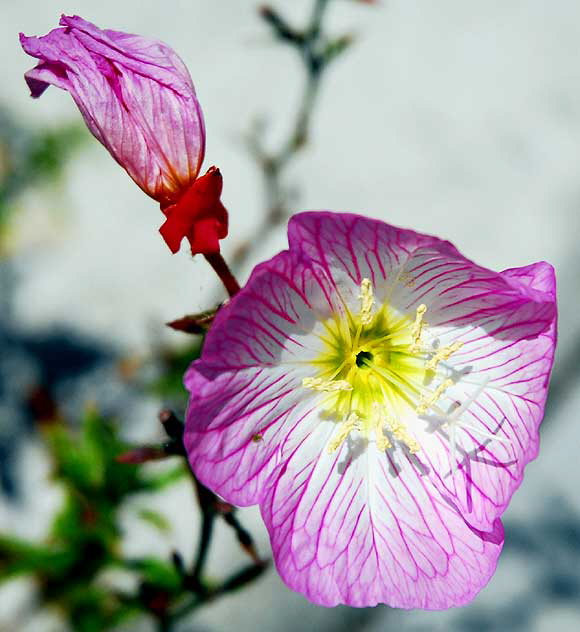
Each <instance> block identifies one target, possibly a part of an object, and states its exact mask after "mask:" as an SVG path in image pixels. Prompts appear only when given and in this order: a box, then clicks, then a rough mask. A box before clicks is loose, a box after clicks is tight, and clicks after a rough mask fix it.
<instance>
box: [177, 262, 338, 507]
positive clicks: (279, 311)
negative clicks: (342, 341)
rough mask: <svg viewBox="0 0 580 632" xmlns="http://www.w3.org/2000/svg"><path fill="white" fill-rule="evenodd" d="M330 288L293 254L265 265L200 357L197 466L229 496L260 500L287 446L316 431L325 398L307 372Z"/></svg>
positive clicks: (219, 321) (195, 395) (190, 430)
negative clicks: (295, 436)
mask: <svg viewBox="0 0 580 632" xmlns="http://www.w3.org/2000/svg"><path fill="white" fill-rule="evenodd" d="M326 292H328V288H327V284H325V282H324V281H323V280H321V279H320V278H317V277H316V276H315V275H314V274H313V272H312V271H311V270H310V269H309V268H308V267H307V266H305V265H304V263H302V262H301V261H300V260H299V259H297V258H296V257H294V256H293V255H291V254H290V253H288V252H283V253H281V254H279V255H277V256H276V257H274V258H273V259H272V260H271V261H269V262H266V263H264V264H261V265H260V266H258V267H257V268H256V269H255V270H254V272H253V274H252V276H251V278H250V280H249V281H248V283H247V285H246V286H245V289H244V291H243V292H242V293H240V294H238V295H237V296H235V297H234V298H233V299H231V301H230V302H229V303H228V304H227V305H225V306H224V307H223V308H222V309H221V310H220V311H219V312H218V314H217V316H216V318H215V321H214V323H213V326H212V328H211V333H210V335H208V337H207V339H206V343H205V346H204V350H203V355H202V358H201V359H200V360H198V361H196V362H194V363H193V365H192V366H191V368H190V369H189V371H188V372H187V374H186V376H185V380H184V381H185V385H186V387H187V388H188V390H189V391H190V393H191V399H190V404H189V408H188V412H187V424H186V431H185V445H186V448H187V452H188V455H189V459H190V462H191V464H192V467H193V468H194V471H195V472H196V474H197V476H199V478H200V480H201V481H202V482H203V483H204V484H206V485H207V486H209V487H211V488H212V489H213V490H215V491H217V493H219V494H221V495H222V496H224V497H225V498H227V499H228V500H229V501H230V502H233V503H235V504H238V505H248V504H254V503H257V502H259V500H260V498H261V497H262V495H263V494H264V493H265V489H264V485H265V483H266V481H267V480H268V477H269V475H270V473H271V471H272V469H273V468H274V467H275V466H276V465H277V464H278V463H279V461H280V458H281V455H282V448H281V445H282V444H283V443H284V442H285V441H287V440H289V437H290V435H292V433H299V438H300V437H302V436H303V435H305V434H307V433H308V432H309V430H310V425H309V423H308V422H306V421H305V419H307V418H308V414H309V412H310V411H311V410H312V408H314V407H315V406H316V405H317V403H318V399H319V398H320V394H315V393H313V392H309V391H308V390H307V389H305V388H303V387H302V378H304V377H306V376H308V375H310V374H311V370H310V369H309V360H311V359H312V358H314V357H315V356H316V355H317V354H318V353H319V349H318V348H317V346H316V345H318V346H319V345H320V341H319V338H318V337H317V336H315V335H314V334H313V332H312V330H313V329H314V328H319V327H320V323H319V317H324V314H329V313H330V309H331V308H330V305H329V303H328V301H327V295H326ZM321 315H322V316H321Z"/></svg>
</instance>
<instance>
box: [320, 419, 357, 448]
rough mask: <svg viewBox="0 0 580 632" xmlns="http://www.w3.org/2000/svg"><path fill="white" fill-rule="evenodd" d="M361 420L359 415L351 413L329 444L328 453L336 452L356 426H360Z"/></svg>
mask: <svg viewBox="0 0 580 632" xmlns="http://www.w3.org/2000/svg"><path fill="white" fill-rule="evenodd" d="M359 422H360V419H359V417H358V415H357V414H356V413H350V415H349V416H348V417H347V419H346V421H344V422H343V423H342V425H341V426H340V429H339V431H338V434H337V435H336V437H334V439H333V440H332V441H331V442H330V443H329V444H328V448H327V451H328V454H332V453H333V452H336V450H338V448H340V446H341V445H342V444H343V443H344V441H345V440H346V438H347V437H348V435H349V434H350V432H351V431H352V430H354V429H355V428H358V426H359Z"/></svg>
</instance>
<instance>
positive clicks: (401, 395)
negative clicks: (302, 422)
mask: <svg viewBox="0 0 580 632" xmlns="http://www.w3.org/2000/svg"><path fill="white" fill-rule="evenodd" d="M359 299H360V310H359V311H358V313H354V314H353V313H352V312H351V311H350V310H346V312H345V313H344V314H343V315H335V316H334V317H333V318H330V319H329V320H327V321H326V322H324V323H323V325H324V332H323V333H322V335H321V336H320V338H321V340H322V343H323V345H324V351H323V352H322V353H321V354H320V355H319V356H318V357H317V358H316V359H315V360H314V361H313V365H314V367H315V368H316V370H317V373H316V375H315V376H313V377H308V378H305V379H304V380H303V386H304V387H305V388H309V389H313V390H315V391H318V392H323V393H325V394H326V395H325V398H324V399H323V402H322V407H323V411H324V416H325V417H327V418H329V419H332V420H334V421H336V422H337V423H338V424H339V428H338V431H337V433H336V435H335V436H334V438H333V440H332V441H331V442H330V444H329V448H328V449H329V452H334V451H335V450H337V449H338V448H339V447H340V446H341V445H342V443H343V442H344V441H346V440H347V438H348V437H349V435H350V433H351V432H353V431H358V432H359V433H360V434H361V435H362V436H364V437H365V438H367V439H368V440H369V441H374V442H375V445H376V446H377V448H378V449H379V450H381V451H384V450H387V449H388V448H391V447H392V445H393V441H395V442H398V443H401V444H403V445H404V446H406V448H407V449H408V450H409V451H410V452H411V453H414V452H417V451H419V449H420V446H419V444H418V442H417V440H416V438H415V437H414V436H413V433H412V429H410V428H408V427H407V425H406V424H405V423H404V422H403V421H402V419H405V418H409V412H411V413H413V417H414V418H416V415H418V414H424V413H425V412H426V411H427V410H429V409H430V408H433V407H434V406H435V405H436V403H437V401H438V400H439V399H440V398H441V396H442V395H443V394H444V393H445V391H446V389H447V388H449V386H451V385H452V384H453V382H452V381H451V380H450V379H446V380H443V381H442V382H441V383H439V384H437V385H435V383H436V382H437V381H438V380H437V379H436V378H437V371H438V368H439V365H440V363H441V362H445V361H446V360H448V359H449V357H450V356H451V355H452V354H453V353H455V352H456V351H457V350H458V349H459V348H460V347H461V343H458V342H456V343H454V344H452V345H449V346H445V347H441V348H439V349H430V350H427V349H426V348H425V345H424V341H423V336H424V330H425V328H426V323H425V320H424V316H425V313H426V312H427V306H426V305H424V304H421V305H418V306H417V308H416V310H415V313H414V314H403V313H401V312H400V311H398V310H397V309H396V308H395V307H393V306H392V305H390V304H389V303H388V301H386V302H385V303H383V304H381V305H376V300H375V297H374V293H373V287H372V284H371V282H370V280H369V279H363V281H362V283H361V287H360V294H359ZM430 384H434V386H433V387H431V386H430Z"/></svg>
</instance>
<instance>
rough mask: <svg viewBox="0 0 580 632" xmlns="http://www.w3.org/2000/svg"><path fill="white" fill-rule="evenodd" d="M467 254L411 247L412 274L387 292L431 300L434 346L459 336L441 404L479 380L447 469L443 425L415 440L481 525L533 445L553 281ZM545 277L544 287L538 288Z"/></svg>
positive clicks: (504, 500)
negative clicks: (483, 263)
mask: <svg viewBox="0 0 580 632" xmlns="http://www.w3.org/2000/svg"><path fill="white" fill-rule="evenodd" d="M466 261H467V260H465V259H463V258H462V260H455V261H454V260H452V259H450V258H449V256H448V255H447V254H440V253H437V252H434V251H432V250H429V249H428V250H426V249H419V250H417V251H416V252H415V254H414V255H413V257H412V259H411V260H410V261H409V264H408V266H407V270H408V275H409V277H408V278H409V279H410V280H412V283H407V285H405V286H401V288H400V289H399V290H398V291H397V292H394V293H393V300H394V301H400V302H401V303H402V304H403V305H405V306H411V305H416V304H417V303H418V302H424V303H425V304H427V305H429V312H428V313H429V334H430V335H431V336H432V337H433V339H434V340H435V342H436V343H438V345H439V346H445V345H449V344H451V343H453V342H461V343H463V347H462V348H461V349H460V350H459V351H457V352H456V353H455V354H454V355H453V363H452V370H450V371H449V375H450V376H451V377H452V378H453V379H454V380H455V381H456V384H454V385H453V386H452V387H451V388H449V389H447V391H446V392H445V396H444V398H443V399H442V400H441V401H440V402H439V405H440V407H441V408H443V409H450V407H452V406H454V405H457V404H456V402H459V403H462V402H464V401H465V400H467V399H468V398H469V397H470V395H471V394H473V393H474V392H475V391H477V390H478V388H481V387H482V388H481V393H480V394H479V396H478V398H477V401H475V402H474V403H473V404H472V405H471V406H470V407H469V408H468V410H466V411H465V413H464V415H463V421H464V422H465V423H466V424H468V425H469V426H471V427H472V428H473V429H474V431H472V430H471V429H467V428H466V429H465V430H462V431H460V436H459V438H458V441H459V446H460V450H459V453H458V456H459V463H458V465H457V468H458V469H457V472H455V474H453V469H454V466H455V464H454V463H453V462H452V461H453V456H452V454H451V452H450V440H449V439H450V437H449V433H448V431H447V430H446V429H445V428H442V427H441V425H439V426H438V427H437V426H435V427H433V426H430V425H426V426H424V432H423V433H422V434H421V435H420V436H419V437H418V441H419V443H420V444H421V445H422V446H423V448H424V449H423V450H422V451H421V455H420V458H421V459H423V460H424V462H425V464H426V465H428V466H429V467H431V468H432V470H433V472H434V473H438V475H437V476H436V478H435V480H436V484H437V485H438V486H439V488H440V489H441V491H442V493H444V494H445V495H446V496H448V497H449V498H452V499H453V502H454V503H456V504H457V506H458V507H459V509H460V510H461V512H462V514H463V516H464V517H465V519H466V520H467V521H468V522H469V523H470V524H471V525H473V526H474V527H476V528H478V529H482V530H488V529H491V528H493V524H494V523H495V520H496V518H497V517H499V516H501V514H502V513H503V511H504V510H505V508H506V506H507V504H508V503H509V501H510V499H511V496H512V495H513V493H514V491H515V490H516V489H517V488H518V487H519V485H520V484H521V481H522V478H523V472H524V467H525V466H526V465H527V463H529V462H530V461H531V460H532V459H534V458H535V457H536V456H537V453H538V443H539V433H538V430H539V425H540V422H541V420H542V418H543V414H544V406H545V402H546V397H547V389H548V382H549V377H550V372H551V369H552V364H553V360H554V348H555V334H556V306H555V298H554V293H553V287H554V280H553V270H551V267H549V268H550V269H548V268H547V267H546V266H547V264H537V265H536V267H534V268H533V267H532V266H528V268H527V269H526V270H525V272H523V273H522V274H519V275H518V274H517V273H515V272H514V271H509V272H507V273H503V274H495V273H493V272H491V271H488V270H484V269H483V268H479V267H478V266H475V265H474V264H471V263H470V262H468V263H469V265H467V263H465V262H466ZM534 272H536V276H535V275H534V274H533V273H534ZM513 279H517V283H513ZM550 279H551V281H550ZM506 281H509V283H506ZM536 281H537V283H536ZM522 284H523V285H522ZM542 284H543V285H542ZM543 286H545V287H547V288H549V291H543V290H542V289H539V288H541V287H543ZM429 417H431V421H434V420H435V421H436V417H437V415H436V414H435V415H427V417H426V418H424V421H429ZM408 423H410V422H408ZM434 429H435V430H436V431H435V432H434ZM478 431H479V432H478Z"/></svg>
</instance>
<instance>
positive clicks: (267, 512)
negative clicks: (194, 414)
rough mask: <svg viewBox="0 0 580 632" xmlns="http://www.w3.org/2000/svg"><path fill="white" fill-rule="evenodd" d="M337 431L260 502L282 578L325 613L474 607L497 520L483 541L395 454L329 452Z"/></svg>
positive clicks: (283, 469) (306, 447)
mask: <svg viewBox="0 0 580 632" xmlns="http://www.w3.org/2000/svg"><path fill="white" fill-rule="evenodd" d="M335 430H336V426H335V424H333V423H332V422H322V423H320V424H318V426H317V427H316V429H315V430H314V432H312V433H311V434H310V435H309V436H308V437H307V438H305V439H304V440H303V441H302V442H301V443H299V444H298V445H297V446H296V448H295V450H294V452H293V453H292V454H291V455H290V456H289V458H287V459H286V460H285V462H284V463H283V464H282V465H281V466H280V467H279V468H278V470H277V471H276V480H275V481H274V482H273V484H272V485H271V487H270V489H269V491H268V494H267V496H266V497H265V498H264V500H263V501H262V503H261V509H262V515H263V516H264V520H265V522H266V526H267V527H268V531H269V533H270V538H271V540H272V549H273V552H274V558H275V561H276V566H277V568H278V571H279V573H280V575H281V577H282V579H283V580H284V581H285V582H286V583H287V584H288V586H290V587H291V588H293V589H294V590H297V591H299V592H301V593H303V594H305V595H306V596H307V597H308V598H309V599H310V600H311V601H313V602H314V603H317V604H320V605H325V606H334V605H337V604H339V603H345V604H348V605H351V606H374V605H376V604H378V603H386V604H388V605H390V606H393V607H398V608H426V609H434V610H437V609H444V608H448V607H451V606H458V605H462V604H464V603H467V602H468V601H469V600H471V599H472V598H473V596H474V595H475V594H476V593H477V592H479V590H481V588H482V587H483V586H484V585H485V584H486V583H487V582H488V581H489V579H490V577H491V575H492V574H493V572H494V570H495V566H496V563H497V558H498V556H499V553H500V551H501V548H502V545H503V529H502V526H501V522H500V521H499V520H498V521H496V523H495V525H494V528H493V530H492V532H491V533H488V534H482V533H479V532H477V531H476V530H474V529H473V528H471V527H470V526H469V525H467V524H466V523H465V522H464V521H463V520H462V518H461V516H460V514H459V513H458V512H457V511H456V510H455V508H453V507H452V506H451V505H450V504H448V503H447V502H445V500H443V499H442V498H441V496H440V494H439V492H438V490H437V489H436V488H434V487H433V486H432V484H431V481H430V478H429V476H428V475H426V474H425V473H423V472H421V470H420V469H419V468H417V467H416V465H415V464H414V463H412V462H411V460H410V458H411V457H409V456H407V455H406V454H405V453H403V452H402V451H401V450H397V451H396V452H394V453H391V454H389V456H388V458H385V455H384V454H379V452H377V451H375V450H366V451H365V450H364V448H362V447H361V446H360V445H357V443H356V442H354V441H349V445H346V444H344V445H343V446H342V449H341V450H339V451H337V452H336V453H333V454H328V453H327V451H326V446H327V445H328V442H329V440H330V438H331V437H332V434H333V432H334V431H335ZM359 441H364V440H362V439H359ZM321 448H322V450H321Z"/></svg>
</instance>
